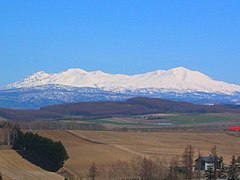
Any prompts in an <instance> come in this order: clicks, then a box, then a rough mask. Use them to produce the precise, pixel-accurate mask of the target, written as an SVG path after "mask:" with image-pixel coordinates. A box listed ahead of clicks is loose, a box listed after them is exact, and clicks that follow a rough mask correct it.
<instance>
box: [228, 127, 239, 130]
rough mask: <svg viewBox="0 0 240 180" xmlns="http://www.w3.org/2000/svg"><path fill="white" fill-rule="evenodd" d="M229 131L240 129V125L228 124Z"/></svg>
mask: <svg viewBox="0 0 240 180" xmlns="http://www.w3.org/2000/svg"><path fill="white" fill-rule="evenodd" d="M228 130H229V131H240V126H228Z"/></svg>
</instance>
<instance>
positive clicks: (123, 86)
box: [4, 67, 240, 95]
mask: <svg viewBox="0 0 240 180" xmlns="http://www.w3.org/2000/svg"><path fill="white" fill-rule="evenodd" d="M49 84H55V85H56V84H59V85H66V86H72V87H91V88H98V89H102V90H107V91H114V92H124V91H129V90H130V91H136V90H140V89H152V91H162V92H163V91H165V92H166V91H167V92H180V93H186V92H205V93H223V94H229V95H230V94H233V93H235V92H240V86H239V85H235V84H228V83H225V82H221V81H215V80H213V79H211V78H210V77H208V76H206V75H204V74H202V73H200V72H198V71H191V70H189V69H186V68H184V67H178V68H173V69H169V70H158V71H154V72H149V73H145V74H138V75H133V76H129V75H123V74H107V73H104V72H101V71H93V72H87V71H84V70H82V69H69V70H67V71H65V72H61V73H56V74H48V73H45V72H38V73H35V74H33V75H31V76H29V77H27V78H25V79H24V80H22V81H19V82H15V83H12V84H9V85H7V86H5V87H4V89H14V88H30V87H35V86H41V85H49Z"/></svg>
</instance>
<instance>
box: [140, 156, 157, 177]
mask: <svg viewBox="0 0 240 180" xmlns="http://www.w3.org/2000/svg"><path fill="white" fill-rule="evenodd" d="M139 176H140V177H141V179H143V180H153V179H154V163H153V161H152V160H151V159H147V158H143V160H142V162H141V167H140V174H139Z"/></svg>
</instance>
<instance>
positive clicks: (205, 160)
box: [195, 155, 222, 171]
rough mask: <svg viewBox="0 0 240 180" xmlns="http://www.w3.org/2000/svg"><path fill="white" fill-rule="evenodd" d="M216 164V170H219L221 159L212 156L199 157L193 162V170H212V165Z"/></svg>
mask: <svg viewBox="0 0 240 180" xmlns="http://www.w3.org/2000/svg"><path fill="white" fill-rule="evenodd" d="M215 163H216V168H217V169H221V167H222V159H221V158H219V157H214V156H211V155H210V156H200V157H198V158H197V159H196V160H195V169H196V170H204V171H206V170H209V169H210V168H211V169H214V164H215Z"/></svg>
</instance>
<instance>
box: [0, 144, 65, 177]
mask: <svg viewBox="0 0 240 180" xmlns="http://www.w3.org/2000/svg"><path fill="white" fill-rule="evenodd" d="M0 172H1V173H2V175H3V179H4V180H13V179H16V180H45V179H46V180H47V179H51V180H63V179H64V178H63V177H62V176H60V175H58V174H56V173H52V172H48V171H45V170H43V169H41V168H39V167H38V166H35V165H33V164H31V163H30V162H28V161H27V160H25V159H23V158H22V157H21V156H20V155H18V153H17V152H15V151H13V150H11V149H5V148H4V149H0Z"/></svg>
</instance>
